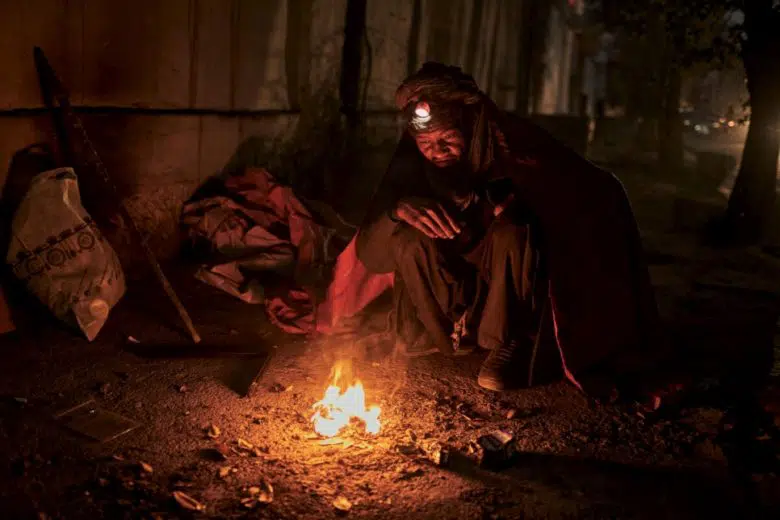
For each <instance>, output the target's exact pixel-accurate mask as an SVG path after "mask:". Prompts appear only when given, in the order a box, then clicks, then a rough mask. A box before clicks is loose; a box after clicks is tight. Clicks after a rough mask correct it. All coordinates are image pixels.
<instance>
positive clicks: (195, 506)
mask: <svg viewBox="0 0 780 520" xmlns="http://www.w3.org/2000/svg"><path fill="white" fill-rule="evenodd" d="M173 498H174V499H175V500H176V502H177V503H178V504H179V505H180V506H181V507H183V508H184V509H188V510H190V511H204V510H205V509H206V506H205V505H203V504H201V503H200V502H198V501H197V500H195V499H194V498H192V497H191V496H189V495H188V494H186V493H184V492H182V491H174V492H173Z"/></svg>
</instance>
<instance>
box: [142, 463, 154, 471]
mask: <svg viewBox="0 0 780 520" xmlns="http://www.w3.org/2000/svg"><path fill="white" fill-rule="evenodd" d="M138 467H139V468H141V471H142V472H144V473H154V468H152V465H151V464H147V463H146V462H139V463H138Z"/></svg>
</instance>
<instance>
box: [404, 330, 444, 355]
mask: <svg viewBox="0 0 780 520" xmlns="http://www.w3.org/2000/svg"><path fill="white" fill-rule="evenodd" d="M396 345H397V348H398V351H399V352H400V353H401V355H403V356H404V357H408V358H417V357H425V356H430V355H431V354H438V353H439V349H438V348H436V345H434V344H433V341H431V339H430V338H429V337H428V334H425V333H423V334H420V335H419V336H418V337H417V338H416V339H415V340H414V342H413V343H407V342H405V341H403V340H401V339H398V340H397V343H396Z"/></svg>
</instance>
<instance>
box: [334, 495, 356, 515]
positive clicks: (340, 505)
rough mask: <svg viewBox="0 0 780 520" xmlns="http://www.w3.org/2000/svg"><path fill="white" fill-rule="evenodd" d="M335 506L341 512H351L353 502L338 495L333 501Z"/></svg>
mask: <svg viewBox="0 0 780 520" xmlns="http://www.w3.org/2000/svg"><path fill="white" fill-rule="evenodd" d="M333 507H335V508H336V510H337V511H339V512H341V513H349V511H350V509H352V502H350V501H349V500H347V498H346V497H338V498H337V499H336V500H334V501H333Z"/></svg>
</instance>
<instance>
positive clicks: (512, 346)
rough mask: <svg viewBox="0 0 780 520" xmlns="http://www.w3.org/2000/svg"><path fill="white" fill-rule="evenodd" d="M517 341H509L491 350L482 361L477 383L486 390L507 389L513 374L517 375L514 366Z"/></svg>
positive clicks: (497, 390)
mask: <svg viewBox="0 0 780 520" xmlns="http://www.w3.org/2000/svg"><path fill="white" fill-rule="evenodd" d="M516 350H517V342H516V341H509V342H507V343H505V344H503V345H501V346H500V347H496V348H494V349H493V350H491V351H490V354H488V357H487V358H486V359H485V361H484V362H483V363H482V367H480V369H479V375H478V376H477V383H478V384H479V386H481V387H482V388H484V389H486V390H492V391H494V392H501V391H503V390H505V389H506V388H507V387H508V386H509V384H510V381H511V378H512V376H513V375H517V374H516V372H517V367H515V366H514V363H513V361H514V360H515V351H516Z"/></svg>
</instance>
